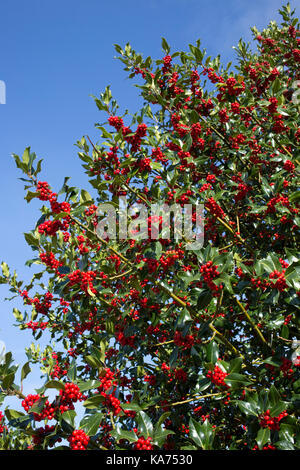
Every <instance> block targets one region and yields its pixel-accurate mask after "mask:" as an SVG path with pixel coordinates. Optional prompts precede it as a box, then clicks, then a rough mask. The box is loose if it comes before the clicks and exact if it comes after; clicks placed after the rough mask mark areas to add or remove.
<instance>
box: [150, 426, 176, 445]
mask: <svg viewBox="0 0 300 470" xmlns="http://www.w3.org/2000/svg"><path fill="white" fill-rule="evenodd" d="M171 434H175V432H174V431H171V430H170V429H163V427H162V426H160V427H159V428H156V429H155V432H154V435H153V444H155V445H157V446H158V447H162V446H163V444H164V443H165V441H166V439H167V437H168V436H169V435H171Z"/></svg>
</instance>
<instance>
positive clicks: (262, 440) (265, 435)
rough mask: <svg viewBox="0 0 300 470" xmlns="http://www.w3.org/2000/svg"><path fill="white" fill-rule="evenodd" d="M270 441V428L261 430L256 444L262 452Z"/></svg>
mask: <svg viewBox="0 0 300 470" xmlns="http://www.w3.org/2000/svg"><path fill="white" fill-rule="evenodd" d="M269 440H270V429H269V428H261V429H260V430H259V431H258V433H257V436H256V442H257V445H258V447H259V449H260V450H261V449H262V448H263V446H264V445H265V444H266V443H267V442H268V441H269Z"/></svg>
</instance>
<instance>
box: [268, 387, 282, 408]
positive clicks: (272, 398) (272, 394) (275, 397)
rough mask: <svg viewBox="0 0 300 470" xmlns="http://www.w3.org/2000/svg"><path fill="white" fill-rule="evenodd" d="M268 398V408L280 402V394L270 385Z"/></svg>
mask: <svg viewBox="0 0 300 470" xmlns="http://www.w3.org/2000/svg"><path fill="white" fill-rule="evenodd" d="M268 398H269V402H270V406H276V405H277V404H278V402H279V401H280V400H281V396H280V393H279V392H278V390H277V388H276V387H275V386H274V385H271V387H270V390H269V393H268Z"/></svg>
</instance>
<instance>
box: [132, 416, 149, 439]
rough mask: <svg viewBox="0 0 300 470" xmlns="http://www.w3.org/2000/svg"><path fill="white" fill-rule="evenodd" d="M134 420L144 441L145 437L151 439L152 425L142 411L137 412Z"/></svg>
mask: <svg viewBox="0 0 300 470" xmlns="http://www.w3.org/2000/svg"><path fill="white" fill-rule="evenodd" d="M135 419H136V422H137V424H138V428H139V430H140V432H141V434H142V435H143V436H144V438H145V439H146V438H147V437H152V436H153V425H152V422H151V419H150V418H149V416H148V415H147V414H146V413H145V412H144V411H138V413H137V415H136V418H135Z"/></svg>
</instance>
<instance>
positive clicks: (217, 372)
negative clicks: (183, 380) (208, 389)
mask: <svg viewBox="0 0 300 470" xmlns="http://www.w3.org/2000/svg"><path fill="white" fill-rule="evenodd" d="M227 375H228V373H227V372H223V371H222V369H220V367H219V366H215V368H214V370H209V371H208V372H207V374H206V377H207V378H209V379H210V380H211V381H212V383H213V384H215V385H217V386H218V387H224V388H229V386H228V385H227V384H226V383H225V381H224V379H225V377H227Z"/></svg>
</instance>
